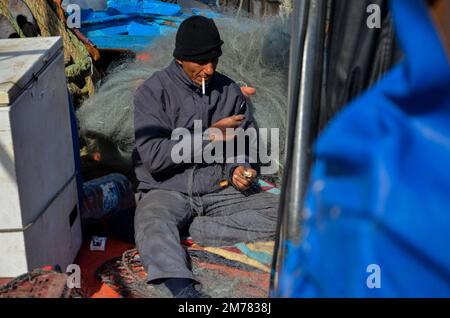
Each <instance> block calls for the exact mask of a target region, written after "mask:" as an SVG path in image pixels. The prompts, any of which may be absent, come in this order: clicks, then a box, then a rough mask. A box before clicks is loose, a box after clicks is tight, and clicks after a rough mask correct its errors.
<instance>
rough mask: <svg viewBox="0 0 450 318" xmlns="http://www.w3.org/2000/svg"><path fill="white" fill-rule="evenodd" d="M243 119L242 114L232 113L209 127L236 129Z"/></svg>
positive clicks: (223, 129)
mask: <svg viewBox="0 0 450 318" xmlns="http://www.w3.org/2000/svg"><path fill="white" fill-rule="evenodd" d="M244 120H245V116H244V115H234V116H231V117H227V118H223V119H221V120H219V121H218V122H216V123H214V124H213V125H212V126H211V127H212V128H218V129H220V130H222V131H224V132H225V130H226V129H227V128H233V129H236V128H238V127H239V126H241V125H242V122H243V121H244Z"/></svg>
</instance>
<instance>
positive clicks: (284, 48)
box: [77, 16, 290, 175]
mask: <svg viewBox="0 0 450 318" xmlns="http://www.w3.org/2000/svg"><path fill="white" fill-rule="evenodd" d="M216 23H217V25H218V27H219V29H220V32H221V36H222V38H223V40H224V42H225V45H224V47H223V51H224V54H223V56H222V57H221V59H220V62H219V66H218V71H220V72H222V73H223V74H225V75H227V76H229V77H230V78H232V79H233V80H235V81H236V82H237V83H238V84H240V85H242V86H247V85H248V86H252V87H254V88H256V90H257V94H256V95H255V96H254V97H252V108H253V114H254V116H255V118H256V121H257V124H258V126H259V127H260V128H269V129H270V128H278V129H279V130H280V158H283V153H284V139H285V130H286V129H285V128H286V127H285V125H286V107H287V75H288V64H289V63H288V59H289V40H290V35H289V29H290V28H289V22H288V21H287V20H286V19H282V18H281V17H271V18H265V19H264V20H259V21H256V20H250V19H246V18H238V17H235V16H233V18H231V17H229V18H224V19H216ZM174 44H175V30H174V32H173V33H172V34H171V35H168V36H165V37H163V38H160V39H159V40H157V41H155V42H154V43H152V45H151V46H150V47H149V49H148V52H149V54H150V59H149V61H146V62H143V61H132V60H127V61H125V62H124V63H121V64H120V65H115V66H114V67H111V68H110V69H109V70H108V72H107V74H108V75H107V76H106V77H105V79H104V80H103V81H101V82H100V84H99V87H98V89H97V92H96V94H95V95H94V96H93V97H91V98H90V99H88V100H87V101H86V102H85V103H84V104H83V105H82V107H81V108H80V109H79V110H78V112H77V116H78V119H79V125H80V132H81V136H82V137H83V138H85V139H86V140H88V141H89V142H88V152H89V153H99V154H100V156H99V161H100V162H102V163H104V164H106V165H109V166H111V167H114V168H118V167H120V168H121V169H120V171H122V172H123V173H125V171H131V170H132V161H131V152H132V149H133V146H134V127H133V104H132V99H133V93H134V91H135V90H136V89H137V88H138V87H139V85H140V84H141V83H142V82H143V81H144V80H145V79H147V78H148V77H150V76H151V75H152V74H153V73H154V72H155V71H157V70H161V69H162V68H165V67H166V66H167V65H168V64H169V63H170V61H171V60H172V52H173V49H174ZM280 164H281V163H280ZM124 170H125V171H124ZM127 175H128V174H127Z"/></svg>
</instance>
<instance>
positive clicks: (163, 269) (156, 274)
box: [134, 187, 278, 283]
mask: <svg viewBox="0 0 450 318" xmlns="http://www.w3.org/2000/svg"><path fill="white" fill-rule="evenodd" d="M277 213H278V196H276V195H273V194H270V193H267V192H257V193H253V194H251V195H248V196H246V195H244V194H242V193H241V192H240V191H238V190H236V189H235V188H233V187H228V188H226V189H224V190H221V191H219V192H217V193H212V194H206V195H203V196H193V197H190V196H188V195H185V194H182V193H179V192H175V191H168V190H159V189H158V190H151V191H149V192H147V193H145V194H142V195H141V197H140V199H139V201H138V204H137V209H136V215H135V220H134V223H135V224H134V226H135V240H136V245H137V248H138V251H139V253H140V257H141V261H142V263H143V264H144V266H145V269H146V270H147V274H148V278H147V279H148V282H150V283H151V282H156V281H157V280H160V279H164V278H189V279H193V280H196V279H195V277H194V276H193V274H192V271H191V267H190V264H189V261H188V257H187V254H186V251H185V249H184V248H183V246H182V245H181V244H180V231H182V230H183V229H187V228H188V229H189V233H190V235H191V236H192V238H193V240H194V242H196V243H198V244H200V245H204V246H230V245H233V244H236V243H240V242H256V241H270V240H274V239H275V236H276V225H277Z"/></svg>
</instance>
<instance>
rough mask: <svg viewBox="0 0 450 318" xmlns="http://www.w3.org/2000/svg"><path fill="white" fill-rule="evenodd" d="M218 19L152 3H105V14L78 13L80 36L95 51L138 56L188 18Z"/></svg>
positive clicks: (122, 0)
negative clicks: (123, 52)
mask: <svg viewBox="0 0 450 318" xmlns="http://www.w3.org/2000/svg"><path fill="white" fill-rule="evenodd" d="M197 14H202V15H205V16H208V17H210V18H218V17H221V15H219V14H217V13H215V12H213V11H211V10H198V9H195V8H194V9H190V10H189V12H187V13H186V12H185V13H183V11H182V8H181V6H179V5H178V4H172V3H165V2H161V1H156V0H131V1H129V0H108V2H107V8H106V10H100V11H94V10H92V9H86V10H82V12H81V21H82V23H81V30H80V31H81V32H82V33H83V34H84V35H85V36H86V37H87V38H88V39H89V40H90V41H91V42H92V43H94V45H95V46H96V47H97V48H99V49H125V50H130V51H133V52H142V51H145V50H146V49H147V47H148V46H149V45H150V44H151V43H152V42H153V41H154V40H155V39H157V38H159V37H161V36H167V35H169V34H171V33H174V32H176V30H177V28H178V26H179V24H180V23H181V22H182V21H183V20H184V19H186V18H187V17H189V16H192V15H197Z"/></svg>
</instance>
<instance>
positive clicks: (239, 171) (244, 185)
mask: <svg viewBox="0 0 450 318" xmlns="http://www.w3.org/2000/svg"><path fill="white" fill-rule="evenodd" d="M256 175H257V173H256V170H254V169H251V168H246V167H244V166H239V167H237V168H236V169H234V172H233V178H232V182H233V184H234V186H235V187H236V188H238V189H239V190H240V191H245V190H247V189H249V188H250V187H251V185H252V184H253V182H255V180H256Z"/></svg>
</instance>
